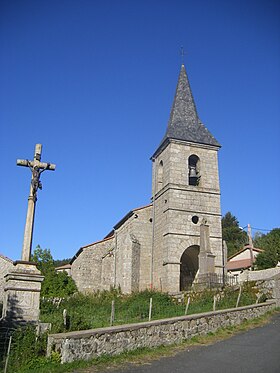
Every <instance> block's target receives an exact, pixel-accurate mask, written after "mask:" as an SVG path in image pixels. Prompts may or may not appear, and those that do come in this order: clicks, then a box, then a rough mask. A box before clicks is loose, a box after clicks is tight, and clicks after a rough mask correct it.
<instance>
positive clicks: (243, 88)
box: [0, 0, 280, 259]
mask: <svg viewBox="0 0 280 373" xmlns="http://www.w3.org/2000/svg"><path fill="white" fill-rule="evenodd" d="M181 45H183V46H184V48H185V51H186V56H185V58H184V60H185V65H186V69H187V72H188V75H189V79H190V83H191V87H192V91H193V95H194V99H195V101H196V105H197V109H198V113H199V116H200V118H201V120H202V121H203V123H204V124H205V125H206V127H207V128H208V129H209V130H210V132H211V133H212V134H213V135H214V136H215V137H216V138H217V139H218V141H219V142H220V143H221V144H222V149H221V150H220V152H219V165H220V182H221V193H222V194H221V203H222V213H223V214H224V213H226V212H227V211H231V212H232V213H233V214H234V215H235V216H236V217H237V218H238V220H239V222H240V225H241V226H245V225H246V224H248V223H250V224H251V225H252V227H254V228H258V229H259V228H260V229H272V228H274V227H279V226H280V218H279V210H280V209H279V207H280V202H279V201H280V198H279V191H280V173H279V161H280V150H279V148H280V146H279V142H280V107H279V102H280V2H279V1H274V0H254V1H250V0H247V1H246V0H245V1H244V0H243V1H240V0H234V1H233V0H228V1H218V0H212V1H208V0H204V1H203V0H185V1H181V0H172V1H171V0H160V1H159V0H149V1H147V0H141V1H138V0H134V1H132V0H130V1H126V0H102V1H98V0H91V1H87V0H79V1H78V0H65V1H64V0H56V1H53V0H48V1H43V0H41V1H40V0H36V1H29V0H25V1H16V0H9V1H6V0H2V1H1V2H0V49H1V56H0V120H1V122H0V123H1V124H0V157H1V179H0V227H1V229H0V231H1V233H0V252H1V253H2V254H4V255H6V256H8V257H10V258H12V259H20V255H21V247H22V238H23V230H24V224H25V216H26V209H27V196H28V192H29V183H30V176H31V175H30V171H29V170H28V169H27V168H24V167H17V166H16V159H17V158H23V159H26V158H28V159H31V158H32V157H33V153H34V147H35V144H36V143H42V144H43V155H42V160H43V161H48V162H52V163H55V164H56V165H57V169H56V171H55V172H50V171H49V172H45V173H43V174H42V178H41V181H42V183H43V190H42V191H39V193H38V194H39V195H38V202H37V210H36V222H35V231H34V239H33V247H36V245H38V244H40V245H41V247H43V248H50V249H51V252H52V254H53V256H54V258H65V257H72V256H73V255H74V254H75V252H76V251H77V250H78V249H79V248H80V247H81V246H83V245H87V244H90V243H91V242H94V241H96V240H99V239H102V238H103V237H104V236H105V235H106V234H107V233H108V232H109V231H110V230H111V229H112V227H113V225H114V224H115V223H117V222H118V221H119V220H120V219H121V218H122V217H123V216H124V215H125V214H126V213H127V212H128V211H130V210H131V209H133V208H136V207H139V206H142V205H146V204H148V203H149V201H150V197H151V161H150V156H151V155H152V154H153V152H154V150H155V149H156V147H157V146H158V145H159V143H160V141H161V139H162V137H163V135H164V132H165V130H166V126H167V122H168V118H169V113H170V109H171V104H172V101H173V97H174V93H175V87H176V83H177V78H178V74H179V70H180V64H181V57H180V52H179V51H180V46H181ZM254 231H255V230H254Z"/></svg>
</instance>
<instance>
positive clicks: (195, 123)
mask: <svg viewBox="0 0 280 373" xmlns="http://www.w3.org/2000/svg"><path fill="white" fill-rule="evenodd" d="M168 139H176V140H185V141H189V142H195V143H199V144H207V145H214V146H218V147H220V146H221V145H220V144H219V143H218V141H217V140H216V139H215V138H214V136H212V135H211V133H210V132H209V131H208V129H207V128H206V127H205V126H204V125H203V124H202V122H201V121H200V119H199V117H198V114H197V110H196V106H195V102H194V99H193V95H192V91H191V87H190V83H189V79H188V76H187V73H186V69H185V66H184V65H182V66H181V70H180V75H179V79H178V84H177V88H176V93H175V97H174V101H173V105H172V109H171V113H170V118H169V122H168V125H167V130H166V133H165V136H164V138H163V140H162V142H161V145H160V147H159V148H161V146H162V145H163V143H165V142H166V141H167V140H168ZM158 150H159V149H158Z"/></svg>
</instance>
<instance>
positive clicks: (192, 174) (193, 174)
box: [190, 166, 197, 178]
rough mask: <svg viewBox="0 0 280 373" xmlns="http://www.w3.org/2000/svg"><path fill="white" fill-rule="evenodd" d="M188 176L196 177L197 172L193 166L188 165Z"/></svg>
mask: <svg viewBox="0 0 280 373" xmlns="http://www.w3.org/2000/svg"><path fill="white" fill-rule="evenodd" d="M190 177H196V178H197V172H196V167H195V166H190Z"/></svg>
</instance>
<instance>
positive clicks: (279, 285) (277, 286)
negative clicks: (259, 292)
mask: <svg viewBox="0 0 280 373" xmlns="http://www.w3.org/2000/svg"><path fill="white" fill-rule="evenodd" d="M273 279H274V288H273V294H272V296H273V298H274V299H275V300H276V307H280V274H278V275H276V276H274V277H273Z"/></svg>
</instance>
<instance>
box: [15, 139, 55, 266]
mask: <svg viewBox="0 0 280 373" xmlns="http://www.w3.org/2000/svg"><path fill="white" fill-rule="evenodd" d="M41 153H42V145H41V144H36V146H35V154H34V159H33V161H29V160H25V159H17V165H18V166H25V167H29V168H30V170H31V172H32V177H31V186H30V192H29V197H28V207H27V215H26V223H25V230H24V238H23V246H22V254H21V260H22V261H25V262H29V261H30V256H31V246H32V237H33V227H34V214H35V206H36V201H37V190H38V189H42V183H41V181H40V175H41V173H42V172H43V171H45V170H50V171H54V170H55V164H51V163H43V162H41Z"/></svg>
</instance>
